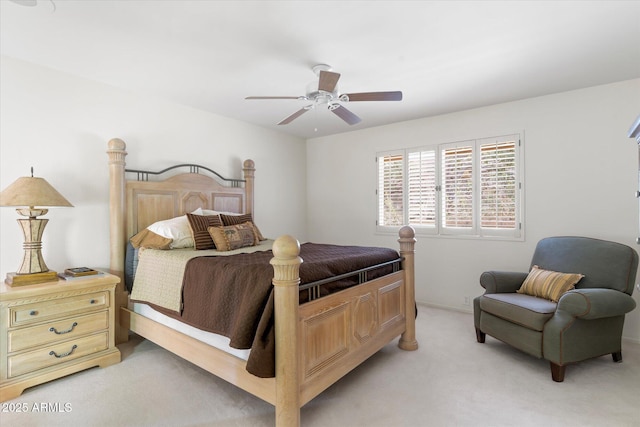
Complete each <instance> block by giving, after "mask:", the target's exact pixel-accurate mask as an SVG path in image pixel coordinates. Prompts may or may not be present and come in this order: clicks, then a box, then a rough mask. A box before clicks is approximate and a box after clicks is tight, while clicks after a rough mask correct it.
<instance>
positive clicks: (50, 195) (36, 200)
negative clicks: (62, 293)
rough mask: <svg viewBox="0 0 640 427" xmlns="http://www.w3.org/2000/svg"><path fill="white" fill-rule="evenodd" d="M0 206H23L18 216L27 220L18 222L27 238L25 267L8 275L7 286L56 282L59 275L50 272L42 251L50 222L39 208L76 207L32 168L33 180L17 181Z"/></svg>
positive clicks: (4, 196) (3, 195)
mask: <svg viewBox="0 0 640 427" xmlns="http://www.w3.org/2000/svg"><path fill="white" fill-rule="evenodd" d="M0 206H20V208H18V209H16V212H18V214H20V215H22V216H25V217H27V218H26V219H18V220H17V221H18V223H19V224H20V227H21V228H22V232H23V234H24V244H23V246H22V247H23V248H24V257H23V259H22V264H21V265H20V268H19V269H18V271H17V272H15V273H7V278H6V279H5V283H6V284H7V285H9V286H20V285H30V284H34V283H42V282H51V281H55V280H56V279H57V273H56V272H55V271H51V270H49V269H48V268H47V265H46V264H45V262H44V259H43V258H42V251H41V249H42V241H41V239H42V233H43V231H44V227H45V226H46V225H47V222H49V220H48V219H42V218H38V217H39V216H41V215H45V214H46V213H47V212H48V211H49V210H48V209H42V208H39V207H36V206H47V207H54V206H71V207H72V206H73V205H72V204H71V203H69V201H68V200H67V199H65V198H64V197H63V196H62V194H60V193H58V191H57V190H56V189H55V188H53V187H52V186H51V184H49V183H48V182H47V181H46V180H45V179H44V178H36V177H34V176H33V168H31V176H30V177H22V178H18V179H17V180H16V181H15V182H14V183H13V184H11V185H10V186H8V187H7V188H5V189H4V190H3V191H2V193H0Z"/></svg>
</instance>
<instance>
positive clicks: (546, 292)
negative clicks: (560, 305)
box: [517, 265, 584, 302]
mask: <svg viewBox="0 0 640 427" xmlns="http://www.w3.org/2000/svg"><path fill="white" fill-rule="evenodd" d="M583 277H584V275H583V274H578V273H559V272H557V271H550V270H543V269H541V268H540V267H538V266H537V265H534V266H533V267H532V268H531V271H530V272H529V275H528V276H527V278H526V279H525V280H524V282H523V283H522V286H520V289H518V291H517V292H518V293H519V294H526V295H531V296H534V297H539V298H544V299H548V300H551V301H555V302H558V300H559V299H560V297H561V296H562V295H563V294H564V293H565V292H567V291H570V290H571V289H574V288H575V286H576V283H578V282H579V281H580V280H581V279H582V278H583Z"/></svg>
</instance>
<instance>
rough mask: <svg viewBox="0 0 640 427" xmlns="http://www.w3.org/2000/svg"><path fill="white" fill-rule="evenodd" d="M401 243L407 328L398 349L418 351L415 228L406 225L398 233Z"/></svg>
mask: <svg viewBox="0 0 640 427" xmlns="http://www.w3.org/2000/svg"><path fill="white" fill-rule="evenodd" d="M398 235H399V237H400V238H399V239H398V242H399V243H400V255H401V256H402V258H403V261H402V269H403V270H404V271H405V275H404V281H405V302H406V307H405V317H406V322H407V325H406V328H405V331H404V333H403V334H402V336H401V337H400V341H399V342H398V347H400V348H401V349H403V350H417V349H418V341H417V340H416V316H415V310H416V305H415V304H416V289H415V261H414V257H415V244H416V238H415V235H416V232H415V230H414V229H413V227H411V226H409V225H405V226H404V227H402V228H401V229H400V232H399V233H398Z"/></svg>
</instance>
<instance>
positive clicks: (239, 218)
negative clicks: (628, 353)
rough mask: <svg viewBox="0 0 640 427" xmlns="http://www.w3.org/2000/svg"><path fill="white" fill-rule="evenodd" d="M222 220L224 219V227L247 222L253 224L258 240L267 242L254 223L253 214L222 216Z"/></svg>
mask: <svg viewBox="0 0 640 427" xmlns="http://www.w3.org/2000/svg"><path fill="white" fill-rule="evenodd" d="M220 218H221V219H222V223H223V224H224V225H236V224H244V223H245V222H251V223H252V224H253V226H254V227H255V229H256V234H257V236H258V240H267V239H265V238H264V237H263V236H262V233H261V232H260V229H259V228H258V226H257V225H256V224H255V222H253V217H252V216H251V214H250V213H249V214H242V215H228V214H220Z"/></svg>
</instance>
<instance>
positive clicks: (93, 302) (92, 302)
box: [89, 299, 97, 304]
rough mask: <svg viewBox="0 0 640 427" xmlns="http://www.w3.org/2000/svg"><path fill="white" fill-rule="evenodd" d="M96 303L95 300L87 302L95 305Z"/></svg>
mask: <svg viewBox="0 0 640 427" xmlns="http://www.w3.org/2000/svg"><path fill="white" fill-rule="evenodd" d="M96 302H97V301H96V300H94V299H92V300H90V301H89V304H95V303H96Z"/></svg>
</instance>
